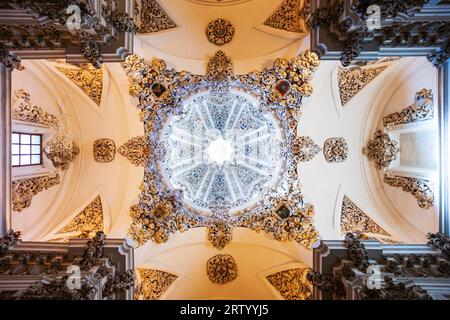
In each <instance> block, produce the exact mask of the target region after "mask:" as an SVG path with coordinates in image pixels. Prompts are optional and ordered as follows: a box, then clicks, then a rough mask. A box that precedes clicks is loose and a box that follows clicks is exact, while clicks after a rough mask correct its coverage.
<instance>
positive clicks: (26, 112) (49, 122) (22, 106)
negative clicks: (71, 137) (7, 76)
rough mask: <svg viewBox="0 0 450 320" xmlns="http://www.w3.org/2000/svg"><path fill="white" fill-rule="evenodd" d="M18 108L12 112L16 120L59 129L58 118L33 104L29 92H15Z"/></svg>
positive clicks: (20, 90) (21, 90)
mask: <svg viewBox="0 0 450 320" xmlns="http://www.w3.org/2000/svg"><path fill="white" fill-rule="evenodd" d="M15 98H16V101H15V103H16V104H17V105H16V107H15V108H14V109H13V110H12V113H11V117H12V118H13V119H15V120H20V121H25V122H32V123H37V124H41V125H43V126H46V127H49V128H55V129H56V128H58V125H59V121H58V118H57V117H56V116H55V115H53V114H51V113H48V112H46V111H44V110H43V109H42V108H41V107H38V106H37V105H35V104H33V103H32V102H31V97H30V94H29V93H28V92H26V91H25V90H23V89H19V90H17V91H16V92H15Z"/></svg>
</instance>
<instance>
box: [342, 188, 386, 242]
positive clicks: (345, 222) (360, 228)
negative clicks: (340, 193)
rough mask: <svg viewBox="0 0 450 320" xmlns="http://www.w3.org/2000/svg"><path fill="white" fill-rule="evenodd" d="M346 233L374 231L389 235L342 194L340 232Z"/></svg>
mask: <svg viewBox="0 0 450 320" xmlns="http://www.w3.org/2000/svg"><path fill="white" fill-rule="evenodd" d="M347 233H355V234H365V233H374V234H381V235H384V236H390V235H389V233H387V232H386V231H384V229H383V228H381V227H380V226H379V225H378V224H376V223H375V221H373V220H372V219H371V218H370V217H369V216H368V215H367V214H365V213H364V211H362V210H361V209H360V208H358V206H356V204H354V203H353V202H352V201H351V200H350V199H349V198H348V197H347V196H344V201H343V202H342V211H341V234H347Z"/></svg>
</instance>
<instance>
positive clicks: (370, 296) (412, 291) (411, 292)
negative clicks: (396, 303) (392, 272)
mask: <svg viewBox="0 0 450 320" xmlns="http://www.w3.org/2000/svg"><path fill="white" fill-rule="evenodd" d="M360 294H361V299H362V300H432V298H431V296H430V295H429V294H428V293H427V291H426V290H424V289H422V288H421V287H420V286H417V285H406V284H405V282H398V283H395V282H394V280H393V279H392V278H391V277H388V276H386V277H385V278H384V286H383V287H382V288H381V289H369V288H368V287H367V285H364V286H363V288H362V290H361V292H360Z"/></svg>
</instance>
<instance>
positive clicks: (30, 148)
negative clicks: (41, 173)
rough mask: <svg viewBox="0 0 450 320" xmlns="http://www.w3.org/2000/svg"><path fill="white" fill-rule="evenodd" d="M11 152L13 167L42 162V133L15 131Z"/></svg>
mask: <svg viewBox="0 0 450 320" xmlns="http://www.w3.org/2000/svg"><path fill="white" fill-rule="evenodd" d="M11 154H12V158H11V163H12V166H13V167H23V166H35V165H40V164H42V135H41V134H29V133H20V132H13V134H12V137H11Z"/></svg>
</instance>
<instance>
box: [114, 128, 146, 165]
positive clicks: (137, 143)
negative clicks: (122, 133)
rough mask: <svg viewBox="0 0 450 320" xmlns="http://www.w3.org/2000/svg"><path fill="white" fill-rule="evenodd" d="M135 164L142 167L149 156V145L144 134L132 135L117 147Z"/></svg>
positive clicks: (121, 153) (120, 152) (119, 151)
mask: <svg viewBox="0 0 450 320" xmlns="http://www.w3.org/2000/svg"><path fill="white" fill-rule="evenodd" d="M117 152H118V153H119V154H120V155H122V156H124V157H125V158H127V159H128V160H129V161H130V162H131V163H132V164H134V165H135V166H137V167H139V166H141V167H143V166H144V165H145V163H146V162H147V161H148V159H149V157H150V145H149V141H148V138H147V137H146V136H139V137H133V138H131V139H130V140H128V141H127V142H126V143H125V144H123V145H122V146H120V147H119V149H117Z"/></svg>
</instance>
